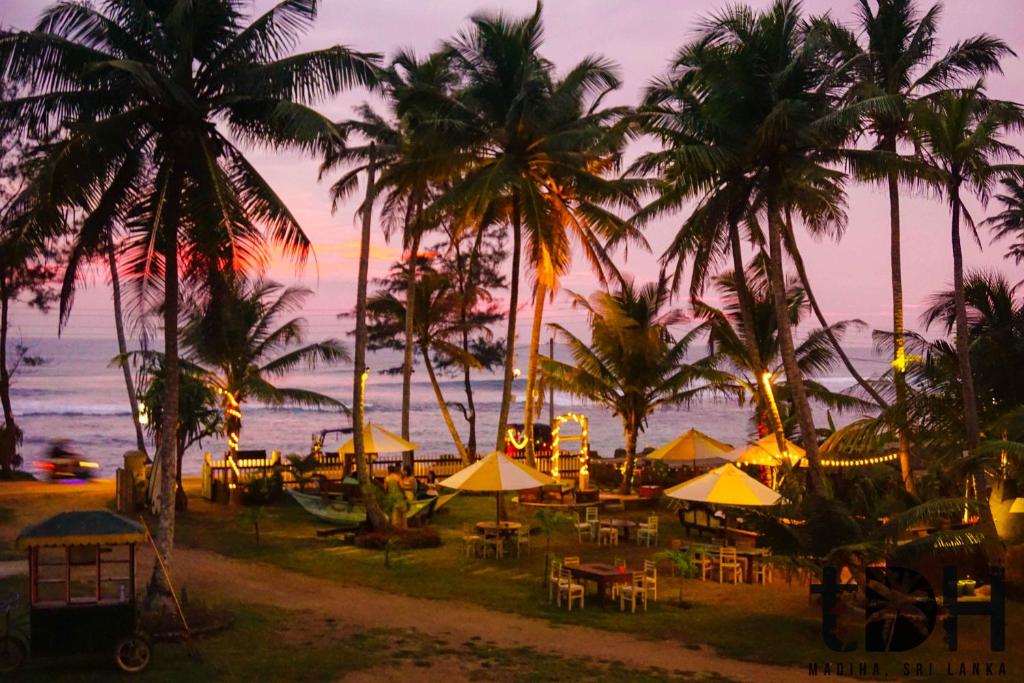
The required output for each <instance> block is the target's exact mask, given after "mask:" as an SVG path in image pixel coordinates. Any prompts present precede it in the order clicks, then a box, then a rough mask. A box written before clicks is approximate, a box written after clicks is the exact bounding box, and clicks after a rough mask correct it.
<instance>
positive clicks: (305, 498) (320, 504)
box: [288, 489, 366, 526]
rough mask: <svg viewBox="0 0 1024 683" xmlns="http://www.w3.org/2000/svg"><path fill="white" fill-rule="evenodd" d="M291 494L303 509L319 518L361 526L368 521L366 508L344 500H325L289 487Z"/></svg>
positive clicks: (335, 522)
mask: <svg viewBox="0 0 1024 683" xmlns="http://www.w3.org/2000/svg"><path fill="white" fill-rule="evenodd" d="M288 493H289V495H291V497H292V498H294V499H295V502H296V503H298V504H299V505H301V506H302V509H303V510H305V511H306V512H308V513H309V514H311V515H313V516H314V517H316V518H318V519H322V520H324V521H326V522H331V523H333V524H338V525H343V526H359V525H360V524H363V523H365V522H366V508H365V507H363V506H362V505H353V504H352V503H346V502H345V501H342V500H325V499H324V498H323V497H322V496H318V495H315V494H311V493H301V492H299V491H296V490H294V489H288Z"/></svg>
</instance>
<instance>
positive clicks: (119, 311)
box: [105, 238, 180, 478]
mask: <svg viewBox="0 0 1024 683" xmlns="http://www.w3.org/2000/svg"><path fill="white" fill-rule="evenodd" d="M105 251H106V256H107V268H108V269H109V271H110V288H111V296H112V298H113V304H114V332H115V333H116V334H117V352H118V354H119V355H120V356H121V357H124V356H126V355H127V354H128V337H127V335H126V334H125V331H124V319H125V315H124V295H123V294H122V292H121V274H120V273H119V272H118V271H117V247H116V246H115V245H114V241H113V239H110V238H108V239H107V246H106V249H105ZM121 373H122V374H123V375H124V388H125V392H126V393H127V394H128V405H129V407H130V408H131V412H132V425H133V426H134V427H135V445H136V446H137V447H138V449H139V451H140V452H141V453H145V452H146V439H145V437H144V436H143V435H142V420H141V418H140V415H139V399H138V396H137V395H136V391H135V382H134V380H133V379H132V369H131V366H130V365H129V364H127V363H121ZM179 474H180V473H179ZM179 478H180V477H179Z"/></svg>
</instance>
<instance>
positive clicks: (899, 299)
mask: <svg viewBox="0 0 1024 683" xmlns="http://www.w3.org/2000/svg"><path fill="white" fill-rule="evenodd" d="M885 148H886V149H888V150H889V151H891V152H895V151H896V143H895V141H893V142H892V144H891V145H889V144H888V143H885ZM888 180H889V254H890V255H889V264H890V266H889V267H890V271H891V277H892V341H893V368H894V371H893V384H894V385H895V388H896V421H897V441H898V445H897V447H896V450H897V452H898V454H899V461H900V476H901V477H902V479H903V487H904V488H905V489H906V490H907V492H908V493H910V494H914V493H916V487H915V486H914V474H913V470H912V469H911V466H910V439H909V438H908V436H907V377H906V371H907V342H906V335H905V334H904V330H903V264H902V259H903V256H902V243H901V227H900V187H899V179H898V178H897V177H896V174H895V173H890V174H889V179H888Z"/></svg>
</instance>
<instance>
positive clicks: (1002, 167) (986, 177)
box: [912, 83, 1024, 450]
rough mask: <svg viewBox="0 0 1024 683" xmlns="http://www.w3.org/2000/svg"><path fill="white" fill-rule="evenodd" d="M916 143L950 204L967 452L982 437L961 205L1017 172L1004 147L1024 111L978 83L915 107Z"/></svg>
mask: <svg viewBox="0 0 1024 683" xmlns="http://www.w3.org/2000/svg"><path fill="white" fill-rule="evenodd" d="M912 124H913V134H914V139H915V143H916V144H918V145H919V146H920V147H921V149H922V151H923V154H924V155H925V158H926V159H927V162H928V164H929V165H930V166H931V168H932V169H933V170H934V171H935V172H936V173H937V174H938V189H939V190H940V191H941V192H942V195H943V197H944V198H945V200H946V202H947V203H948V204H949V208H950V214H951V218H952V220H951V224H950V231H951V244H952V250H953V296H954V306H953V309H954V322H955V325H954V328H955V334H956V340H955V341H956V351H957V357H958V359H959V364H960V387H961V398H962V401H963V410H964V429H965V431H966V434H965V436H966V440H965V443H966V446H967V449H968V450H973V449H974V448H975V447H977V445H978V442H979V436H980V427H979V423H978V405H977V400H976V394H975V390H974V376H973V373H972V371H971V357H970V343H971V342H970V336H971V335H970V327H969V323H968V318H967V301H966V296H965V289H964V260H963V249H962V247H961V229H960V222H961V220H964V221H966V222H967V225H968V227H970V228H971V230H972V232H973V233H974V236H975V239H977V232H976V229H975V223H974V219H973V218H972V217H971V214H970V213H969V211H968V210H967V207H966V206H965V205H964V201H963V200H964V194H965V193H968V194H973V195H974V196H976V197H977V198H978V199H979V200H981V201H982V202H983V203H984V202H986V201H987V200H988V198H989V196H990V194H991V192H992V189H993V187H994V185H995V184H996V182H997V181H998V180H999V178H1001V177H1003V176H1004V175H1005V174H1006V173H1008V172H1018V171H1017V170H1016V168H1015V167H1014V166H1012V165H1010V164H1008V163H1006V162H1009V161H1015V160H1017V159H1020V157H1021V154H1020V152H1019V151H1018V150H1017V149H1016V148H1015V147H1013V146H1012V145H1011V144H1010V143H1008V142H1007V141H1006V139H1005V136H1006V134H1007V133H1009V132H1014V131H1019V130H1021V129H1022V128H1024V110H1022V109H1021V107H1020V106H1019V105H1017V104H1014V103H1010V102H1003V101H998V100H990V99H988V98H987V97H986V96H985V92H984V89H983V86H982V84H981V83H979V84H978V85H976V86H975V87H972V88H967V89H964V90H957V91H943V92H940V93H938V94H936V95H934V96H932V97H929V98H928V99H927V100H922V101H919V102H918V103H917V104H916V105H915V107H914V112H913V118H912Z"/></svg>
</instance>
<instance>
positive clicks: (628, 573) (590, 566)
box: [565, 562, 636, 607]
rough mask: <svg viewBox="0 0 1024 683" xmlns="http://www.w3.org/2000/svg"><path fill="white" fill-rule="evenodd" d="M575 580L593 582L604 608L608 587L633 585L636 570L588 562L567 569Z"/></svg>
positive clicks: (604, 563)
mask: <svg viewBox="0 0 1024 683" xmlns="http://www.w3.org/2000/svg"><path fill="white" fill-rule="evenodd" d="M565 569H567V570H569V574H571V575H572V576H573V577H574V578H577V579H580V580H581V581H593V582H594V583H595V584H596V585H597V599H598V600H599V601H600V603H601V607H604V606H605V604H606V602H607V598H608V592H609V591H608V587H609V586H613V585H616V584H626V585H628V584H631V583H632V582H633V575H634V574H636V571H635V570H632V569H628V568H626V569H624V570H623V571H620V570H619V568H618V567H616V566H615V565H613V564H608V563H607V562H588V563H586V564H578V565H569V566H567V567H565Z"/></svg>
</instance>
